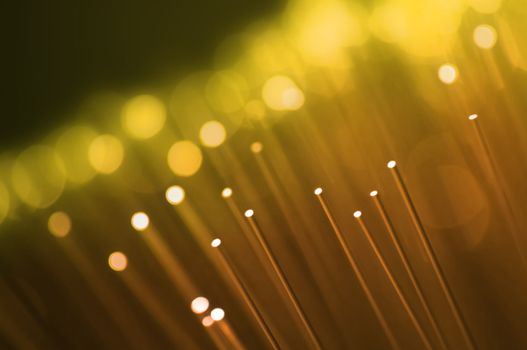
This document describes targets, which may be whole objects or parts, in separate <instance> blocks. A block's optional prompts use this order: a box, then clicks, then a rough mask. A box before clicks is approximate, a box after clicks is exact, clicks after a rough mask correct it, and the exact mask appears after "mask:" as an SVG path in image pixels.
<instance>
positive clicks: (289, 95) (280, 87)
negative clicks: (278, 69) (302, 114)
mask: <svg viewBox="0 0 527 350" xmlns="http://www.w3.org/2000/svg"><path fill="white" fill-rule="evenodd" d="M262 98H263V100H264V102H265V104H266V105H267V106H268V107H269V108H271V109H274V110H276V111H283V110H291V111H293V110H297V109H299V108H300V107H302V105H303V104H304V93H303V92H302V90H300V89H299V88H298V86H296V84H295V83H294V82H293V81H292V80H291V79H290V78H288V77H286V76H284V75H275V76H274V77H272V78H270V79H269V80H267V81H266V82H265V84H264V86H263V88H262Z"/></svg>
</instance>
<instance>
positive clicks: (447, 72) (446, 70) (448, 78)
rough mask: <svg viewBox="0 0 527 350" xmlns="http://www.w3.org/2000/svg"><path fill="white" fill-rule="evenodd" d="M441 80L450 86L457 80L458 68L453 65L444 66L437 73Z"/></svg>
mask: <svg viewBox="0 0 527 350" xmlns="http://www.w3.org/2000/svg"><path fill="white" fill-rule="evenodd" d="M437 75H438V77H439V80H441V81H442V82H443V83H445V84H447V85H450V84H452V83H453V82H454V81H456V79H457V68H456V66H454V65H453V64H449V63H447V64H443V65H442V66H441V67H439V70H438V71H437Z"/></svg>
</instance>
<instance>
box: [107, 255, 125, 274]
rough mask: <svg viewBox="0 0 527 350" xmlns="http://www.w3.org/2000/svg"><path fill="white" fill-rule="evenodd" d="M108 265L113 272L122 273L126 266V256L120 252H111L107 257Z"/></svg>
mask: <svg viewBox="0 0 527 350" xmlns="http://www.w3.org/2000/svg"><path fill="white" fill-rule="evenodd" d="M108 265H110V268H111V269H112V270H114V271H123V270H124V269H126V266H127V265H128V259H127V258H126V255H124V254H123V253H121V252H113V253H112V254H110V256H109V257H108Z"/></svg>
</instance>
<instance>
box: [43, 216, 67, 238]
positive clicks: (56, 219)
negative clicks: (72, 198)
mask: <svg viewBox="0 0 527 350" xmlns="http://www.w3.org/2000/svg"><path fill="white" fill-rule="evenodd" d="M48 230H49V232H50V233H51V234H52V235H53V236H55V237H65V236H67V235H68V233H70V230H71V219H70V217H69V216H68V214H66V213H65V212H62V211H57V212H54V213H53V214H51V215H50V217H49V219H48Z"/></svg>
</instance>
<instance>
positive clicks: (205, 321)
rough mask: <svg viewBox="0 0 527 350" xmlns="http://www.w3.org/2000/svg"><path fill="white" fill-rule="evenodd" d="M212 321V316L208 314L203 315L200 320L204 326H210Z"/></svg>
mask: <svg viewBox="0 0 527 350" xmlns="http://www.w3.org/2000/svg"><path fill="white" fill-rule="evenodd" d="M213 323H214V320H213V319H212V317H210V316H205V317H203V319H202V320H201V324H202V325H203V326H204V327H210V326H212V324H213Z"/></svg>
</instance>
